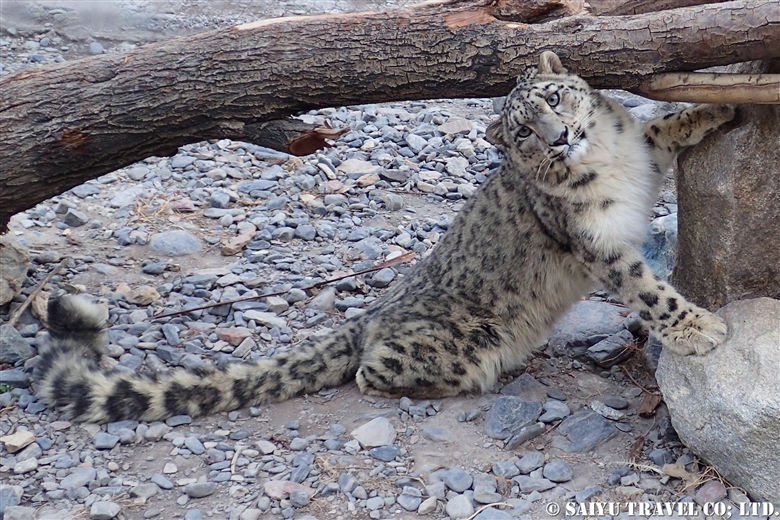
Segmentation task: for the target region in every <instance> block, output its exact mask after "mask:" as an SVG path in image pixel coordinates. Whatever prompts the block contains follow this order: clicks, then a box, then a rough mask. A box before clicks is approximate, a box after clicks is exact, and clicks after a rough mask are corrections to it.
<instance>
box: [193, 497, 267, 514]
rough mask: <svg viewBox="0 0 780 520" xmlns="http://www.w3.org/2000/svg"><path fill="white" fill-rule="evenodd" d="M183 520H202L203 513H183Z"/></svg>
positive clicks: (195, 511) (197, 510)
mask: <svg viewBox="0 0 780 520" xmlns="http://www.w3.org/2000/svg"><path fill="white" fill-rule="evenodd" d="M266 498H267V497H266ZM184 520H203V513H201V512H200V509H189V510H188V511H187V512H186V513H184Z"/></svg>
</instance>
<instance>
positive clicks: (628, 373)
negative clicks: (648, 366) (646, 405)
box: [620, 365, 655, 395]
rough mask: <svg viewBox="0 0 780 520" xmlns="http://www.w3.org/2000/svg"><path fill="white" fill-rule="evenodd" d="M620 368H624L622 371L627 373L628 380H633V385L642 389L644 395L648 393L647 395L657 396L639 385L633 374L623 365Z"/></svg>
mask: <svg viewBox="0 0 780 520" xmlns="http://www.w3.org/2000/svg"><path fill="white" fill-rule="evenodd" d="M620 368H622V369H623V372H625V373H626V375H627V376H628V378H629V379H630V380H631V381H632V382H633V383H634V384H635V385H636V386H638V387H639V388H640V389H641V390H642V391H643V392H644V393H646V394H651V395H655V393H654V392H651V391H650V390H648V389H647V388H645V387H644V386H642V385H640V384H639V382H638V381H637V380H636V379H634V377H633V376H632V375H631V373H630V372H629V371H628V369H627V368H626V367H625V366H623V365H620Z"/></svg>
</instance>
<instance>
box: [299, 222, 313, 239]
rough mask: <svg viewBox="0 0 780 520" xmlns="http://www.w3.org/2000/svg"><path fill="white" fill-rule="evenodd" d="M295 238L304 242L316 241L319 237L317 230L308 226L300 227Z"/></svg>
mask: <svg viewBox="0 0 780 520" xmlns="http://www.w3.org/2000/svg"><path fill="white" fill-rule="evenodd" d="M295 237H296V238H301V239H303V240H314V239H315V238H316V237H317V230H316V229H314V227H312V226H310V225H308V224H305V225H302V226H298V227H297V228H295Z"/></svg>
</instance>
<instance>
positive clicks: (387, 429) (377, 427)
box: [350, 417, 396, 448]
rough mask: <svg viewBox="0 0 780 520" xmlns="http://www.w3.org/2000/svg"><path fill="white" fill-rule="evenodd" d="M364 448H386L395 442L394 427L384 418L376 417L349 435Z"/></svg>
mask: <svg viewBox="0 0 780 520" xmlns="http://www.w3.org/2000/svg"><path fill="white" fill-rule="evenodd" d="M350 435H352V437H353V438H355V439H356V440H357V441H358V442H359V443H360V444H361V445H362V446H363V447H364V448H373V447H376V446H387V445H389V444H392V443H393V441H394V440H395V435H396V433H395V427H394V426H393V423H391V422H390V421H389V420H388V419H387V418H386V417H377V418H376V419H372V420H371V421H369V422H367V423H366V424H364V425H362V426H360V427H358V428H356V429H354V430H352V432H351V433H350Z"/></svg>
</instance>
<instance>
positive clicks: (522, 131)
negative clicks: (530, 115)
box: [517, 125, 531, 139]
mask: <svg viewBox="0 0 780 520" xmlns="http://www.w3.org/2000/svg"><path fill="white" fill-rule="evenodd" d="M529 135H531V129H530V128H528V127H527V126H525V125H520V126H519V127H518V128H517V137H520V138H521V139H525V138H526V137H528V136H529Z"/></svg>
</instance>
